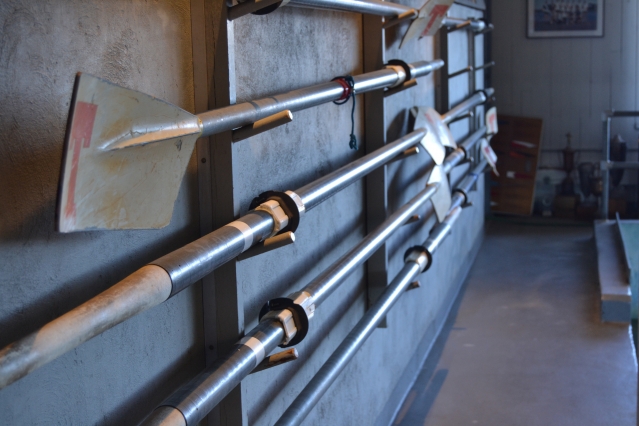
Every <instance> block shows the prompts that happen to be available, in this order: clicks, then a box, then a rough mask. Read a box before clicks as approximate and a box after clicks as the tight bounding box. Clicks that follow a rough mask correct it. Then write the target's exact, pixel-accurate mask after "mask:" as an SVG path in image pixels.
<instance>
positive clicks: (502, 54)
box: [492, 0, 639, 182]
mask: <svg viewBox="0 0 639 426" xmlns="http://www.w3.org/2000/svg"><path fill="white" fill-rule="evenodd" d="M604 3H605V9H604V12H605V15H604V37H600V38H559V39H528V38H526V27H525V25H526V2H525V1H511V0H493V1H492V4H493V6H492V13H493V23H494V24H495V28H496V31H495V36H494V37H493V57H494V60H495V61H496V62H497V64H498V66H497V67H496V68H495V70H494V72H493V80H494V82H495V88H496V90H497V107H498V108H499V112H500V113H503V114H511V115H519V116H526V117H537V118H542V119H543V120H544V131H543V140H542V149H561V148H563V147H565V145H566V137H565V135H566V133H568V132H571V133H572V135H573V145H572V146H573V148H575V149H586V150H593V151H592V152H582V153H580V154H579V156H578V157H577V161H578V162H581V161H599V160H600V159H601V158H602V154H601V152H602V151H603V136H602V122H601V114H602V112H603V111H604V110H608V109H616V110H639V97H638V96H639V66H638V65H639V53H638V52H639V44H638V43H639V33H638V31H639V30H638V28H639V25H638V24H639V6H638V4H637V2H636V1H634V0H610V1H606V2H604ZM615 133H620V134H621V135H622V136H623V137H624V139H625V140H626V141H627V142H628V148H632V149H636V148H637V143H636V141H637V135H638V134H639V121H638V120H636V119H627V118H623V119H615V120H614V121H613V134H615ZM632 158H635V159H636V153H635V154H633V157H632ZM560 162H561V159H560V156H559V153H557V152H545V153H544V154H543V155H542V157H541V166H552V167H558V166H560V164H561V163H560ZM626 174H627V175H628V174H634V173H632V172H630V173H629V172H628V171H626ZM632 181H633V182H636V179H633V180H632Z"/></svg>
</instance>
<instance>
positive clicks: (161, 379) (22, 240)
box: [0, 0, 204, 425]
mask: <svg viewBox="0 0 639 426" xmlns="http://www.w3.org/2000/svg"><path fill="white" fill-rule="evenodd" d="M0 28H2V29H1V30H0V31H1V36H0V99H2V104H1V105H0V128H1V129H3V131H2V134H1V135H0V180H2V184H1V185H0V206H1V207H0V271H2V276H1V278H0V346H2V347H4V346H5V345H7V344H9V343H11V342H12V341H14V340H16V339H18V338H21V337H23V336H25V335H26V334H28V333H30V332H32V331H34V330H35V329H37V328H38V327H40V326H42V325H44V324H45V323H46V322H48V321H50V320H52V319H54V318H56V317H58V316H59V315H61V314H63V313H65V312H67V311H68V310H70V309H72V308H74V307H76V306H77V305H79V304H81V303H82V302H84V301H86V300H88V299H89V298H91V297H92V296H94V295H96V294H98V293H100V292H101V291H103V290H105V289H106V288H108V287H110V286H111V285H113V284H115V283H116V282H117V281H119V280H120V279H122V278H124V277H125V276H126V275H128V274H129V273H131V272H133V271H134V270H136V269H137V268H139V267H140V266H142V265H144V264H145V263H146V262H149V261H152V260H153V259H155V258H157V257H159V256H161V255H163V254H165V253H167V252H168V251H170V250H172V249H174V248H177V247H179V246H181V245H183V244H185V243H187V242H189V241H191V240H192V239H194V238H196V237H197V235H198V213H197V212H198V210H197V186H196V180H195V179H196V175H195V173H196V168H195V163H194V162H192V163H191V164H190V166H189V169H188V171H187V174H186V179H185V180H184V183H183V184H182V187H181V190H180V195H179V197H178V199H177V201H176V203H175V206H176V207H175V212H174V214H173V220H172V222H171V224H170V226H168V227H166V228H164V229H161V230H149V231H117V232H104V231H95V232H81V233H74V234H60V233H57V232H55V230H54V229H55V227H54V216H55V203H56V193H57V186H58V177H59V173H60V164H61V158H62V148H63V142H64V133H65V128H66V124H67V123H66V120H67V113H68V107H69V103H70V100H71V93H72V89H73V82H74V77H75V73H76V72H78V71H83V72H88V73H91V74H94V75H97V76H100V77H103V78H105V79H108V80H111V81H113V82H115V83H118V84H122V85H124V86H126V87H130V88H132V89H136V90H140V91H143V92H145V93H149V94H152V95H154V96H157V97H159V98H161V99H165V100H167V101H169V102H173V103H175V104H177V105H179V106H181V107H183V108H186V109H187V110H192V109H193V82H192V81H193V76H192V58H191V30H190V10H189V2H188V1H179V0H171V1H159V2H152V3H145V2H131V1H117V2H81V1H59V0H58V1H5V2H2V4H0ZM200 307H201V289H199V288H198V286H195V287H194V288H192V289H190V290H187V291H186V292H185V293H184V294H180V295H178V296H177V297H175V298H174V299H172V300H170V301H169V302H168V303H165V304H163V305H162V306H159V307H157V308H155V309H152V310H150V311H148V312H146V313H144V314H142V315H140V316H138V317H136V318H134V319H132V320H130V321H127V322H125V323H124V324H121V325H119V326H117V327H114V328H113V329H111V330H109V331H107V332H105V333H103V334H101V335H100V336H98V337H96V338H95V339H93V340H91V341H89V342H88V343H86V344H84V345H82V346H80V347H79V348H77V349H76V350H74V351H72V352H70V353H67V354H65V355H63V356H62V357H60V358H59V359H57V360H55V361H53V362H51V363H50V364H48V365H45V366H44V367H42V368H40V369H39V370H37V371H35V372H34V373H32V374H31V375H29V376H27V377H25V378H23V379H21V380H20V381H18V382H16V383H14V384H12V385H10V386H9V387H7V388H5V389H3V390H0V424H3V425H18V424H22V425H26V424H30V425H37V424H128V423H135V422H136V421H139V420H141V418H142V417H144V416H145V415H146V413H147V412H149V411H150V410H151V409H152V408H153V406H154V405H155V404H157V403H159V402H160V401H161V400H162V399H163V398H164V397H165V396H167V395H168V393H170V391H171V390H172V389H173V388H174V387H175V386H177V385H178V384H179V383H181V382H182V381H183V380H185V379H186V378H187V377H189V376H190V375H191V374H193V373H194V372H195V371H197V370H198V369H199V368H201V366H203V365H204V357H203V348H202V320H201V316H202V315H201V308H200Z"/></svg>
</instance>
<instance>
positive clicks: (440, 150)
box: [411, 108, 446, 166]
mask: <svg viewBox="0 0 639 426" xmlns="http://www.w3.org/2000/svg"><path fill="white" fill-rule="evenodd" d="M426 110H427V108H413V109H411V113H412V114H413V116H414V117H415V126H414V129H419V128H425V129H426V130H427V132H426V136H424V137H423V138H422V140H421V142H420V143H421V144H422V146H423V147H424V149H425V150H426V152H427V153H428V155H430V157H431V158H432V159H433V162H434V163H435V164H436V165H438V166H439V165H441V164H442V163H443V162H444V159H445V158H446V148H445V147H444V145H442V143H441V141H440V140H439V135H438V134H437V129H436V128H435V125H434V124H433V123H432V120H427V119H426V117H427V115H426Z"/></svg>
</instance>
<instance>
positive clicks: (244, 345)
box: [145, 102, 484, 426]
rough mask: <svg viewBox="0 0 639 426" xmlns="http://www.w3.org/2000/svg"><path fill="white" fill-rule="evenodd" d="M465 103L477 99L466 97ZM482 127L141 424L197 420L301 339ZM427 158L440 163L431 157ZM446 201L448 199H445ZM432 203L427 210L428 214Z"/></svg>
mask: <svg viewBox="0 0 639 426" xmlns="http://www.w3.org/2000/svg"><path fill="white" fill-rule="evenodd" d="M468 105H469V107H471V106H473V105H475V104H474V103H472V102H471V103H469V104H468ZM483 136H484V133H480V132H475V133H474V134H472V135H471V136H469V137H468V138H467V139H465V140H464V141H462V142H461V143H460V146H459V147H458V148H457V149H456V150H454V151H453V152H452V153H450V154H449V155H448V156H447V157H446V159H445V161H444V162H443V163H442V164H441V169H442V172H443V173H444V175H443V179H438V180H437V181H436V182H433V183H431V184H429V185H427V187H426V188H425V189H423V190H422V191H420V192H419V194H417V195H416V196H415V197H413V198H412V199H411V200H410V201H409V202H408V203H406V204H405V205H404V206H403V207H401V208H400V209H399V210H397V211H396V212H395V213H393V214H392V215H390V216H389V217H388V218H387V219H386V220H385V221H384V222H383V223H382V224H380V225H379V226H378V227H377V228H376V229H375V230H374V231H372V232H371V233H369V234H368V235H367V236H366V237H365V238H364V239H363V240H362V241H360V242H359V243H358V244H357V245H356V246H355V247H354V248H352V249H351V250H350V251H348V252H347V253H346V254H345V255H343V256H342V257H341V258H340V259H338V260H337V261H335V262H334V263H333V264H332V265H331V266H330V267H329V268H328V269H326V270H325V271H324V272H322V273H321V274H320V275H319V276H318V277H317V278H315V279H314V280H313V281H311V282H310V283H309V284H308V285H307V286H306V287H304V288H303V289H302V290H300V291H298V292H295V293H292V294H289V295H288V296H286V297H285V298H278V299H273V300H270V301H269V302H267V303H266V304H265V306H264V307H263V308H262V311H261V312H260V322H259V324H258V325H257V326H256V327H255V328H253V330H251V331H249V332H248V333H246V334H245V336H244V337H243V338H242V339H241V340H240V341H239V342H238V343H237V345H236V346H235V347H234V348H233V349H232V350H231V351H230V353H229V354H227V356H226V357H223V358H221V359H219V360H218V361H217V362H215V363H214V364H213V365H212V366H211V367H209V368H207V369H205V370H204V371H203V372H202V373H200V374H199V375H197V376H196V377H195V378H194V379H193V380H191V381H190V382H189V383H187V384H186V385H185V386H184V387H182V388H181V389H179V390H178V391H176V392H175V393H174V394H173V395H172V396H171V397H169V399H168V400H167V401H165V402H164V403H163V404H161V405H160V406H159V407H158V408H157V409H156V410H155V411H154V412H153V413H152V414H151V415H150V416H149V418H147V420H146V422H145V424H148V425H153V424H159V423H160V422H162V424H163V425H165V426H169V425H175V426H177V425H196V424H198V422H199V421H200V420H202V419H203V418H204V417H205V416H206V415H207V414H208V413H209V412H210V411H211V410H212V409H213V408H214V407H215V406H216V405H217V404H219V403H220V401H222V399H223V398H224V397H225V396H226V395H227V394H228V393H229V392H230V391H231V390H232V389H233V388H235V386H237V384H238V383H240V382H241V381H242V380H243V379H244V378H245V377H246V376H247V375H249V374H250V373H251V372H252V371H253V370H254V369H255V368H256V367H257V366H258V365H260V364H261V362H262V360H263V359H265V357H266V356H267V355H268V354H269V353H270V352H272V351H273V350H274V349H275V348H276V347H277V346H282V347H288V346H292V345H295V344H297V343H299V342H300V341H301V340H302V339H303V338H304V337H305V336H306V333H307V332H308V324H309V320H310V319H312V317H313V315H314V312H315V309H316V308H317V307H319V306H320V305H321V303H322V302H323V301H325V300H326V299H327V298H328V297H329V296H330V295H331V294H332V293H333V292H334V291H335V290H336V289H337V288H338V287H339V285H341V284H342V283H343V282H344V281H345V280H346V279H347V278H348V276H349V275H350V274H351V273H352V272H353V271H354V270H355V269H356V268H357V267H359V266H360V265H362V264H363V263H364V262H366V260H368V259H369V258H370V256H371V255H372V254H373V253H374V252H375V251H376V250H377V249H379V247H380V246H381V245H382V244H383V243H384V242H385V241H386V240H387V239H388V238H389V237H390V236H391V235H392V234H393V232H395V231H396V230H397V229H399V228H400V227H401V226H403V225H405V224H406V223H407V222H408V221H412V220H414V219H413V217H414V215H415V213H417V211H419V209H420V208H421V207H423V206H424V205H425V204H426V203H427V202H428V201H429V200H431V199H432V197H433V196H434V195H435V194H436V193H439V192H440V191H446V194H445V195H446V196H448V197H449V199H450V196H451V194H450V192H449V187H448V182H447V179H448V178H447V177H446V174H447V173H449V172H450V171H451V170H452V169H453V168H454V167H455V166H457V165H459V164H462V163H463V162H464V161H466V160H468V159H469V157H468V153H469V152H470V151H471V149H472V148H473V147H474V146H475V145H476V144H477V143H478V142H479V141H481V140H482V138H483ZM430 164H431V165H432V166H435V167H439V166H437V165H436V163H435V162H434V161H433V159H430ZM449 206H450V202H449ZM435 208H436V206H434V207H433V208H431V209H429V210H428V214H426V215H425V216H426V217H430V213H431V212H432V211H433V210H434V209H435Z"/></svg>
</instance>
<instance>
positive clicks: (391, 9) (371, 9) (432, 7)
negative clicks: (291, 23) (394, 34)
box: [228, 0, 485, 48]
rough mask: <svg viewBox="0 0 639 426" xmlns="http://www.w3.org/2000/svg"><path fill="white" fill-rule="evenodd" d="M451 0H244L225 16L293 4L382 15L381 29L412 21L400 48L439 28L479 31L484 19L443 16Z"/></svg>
mask: <svg viewBox="0 0 639 426" xmlns="http://www.w3.org/2000/svg"><path fill="white" fill-rule="evenodd" d="M453 1H454V0H428V1H426V3H424V5H423V6H422V7H421V8H420V9H419V10H417V9H414V8H412V7H409V6H404V5H401V4H397V3H392V2H389V1H382V0H247V1H243V2H241V3H238V4H237V5H235V6H231V7H229V11H228V19H229V20H235V19H237V18H240V17H242V16H244V15H247V14H249V13H253V14H256V15H266V14H268V13H271V12H273V11H274V10H276V9H278V8H280V7H282V6H286V5H288V6H296V7H303V8H311V9H325V10H339V11H343V12H355V13H363V14H369V15H377V16H383V17H384V18H386V22H384V26H383V27H384V28H390V27H392V26H394V25H397V24H399V23H401V22H404V21H412V22H411V25H410V26H409V28H408V30H407V31H406V33H405V34H404V37H403V38H402V43H401V45H400V48H401V47H402V46H403V45H404V44H405V43H407V42H408V41H409V40H412V39H413V38H415V37H420V38H421V37H426V36H433V35H435V33H437V31H438V30H439V28H441V27H442V26H446V27H448V28H457V29H461V28H464V27H468V26H469V27H471V29H472V30H473V31H475V32H480V31H483V30H484V28H485V24H484V22H482V21H480V20H477V19H469V20H465V19H458V18H449V17H446V14H447V13H448V9H449V8H450V6H451V5H452V4H453Z"/></svg>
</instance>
